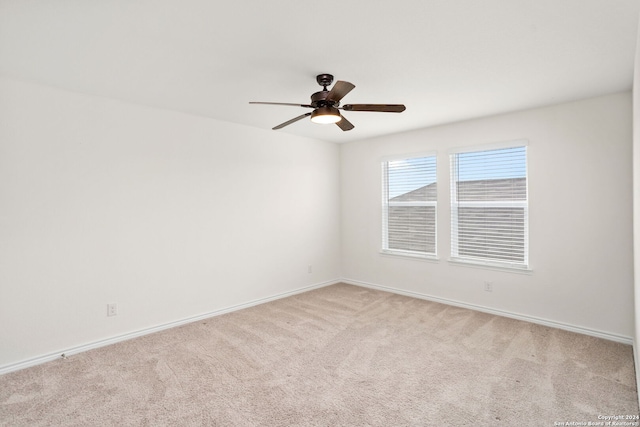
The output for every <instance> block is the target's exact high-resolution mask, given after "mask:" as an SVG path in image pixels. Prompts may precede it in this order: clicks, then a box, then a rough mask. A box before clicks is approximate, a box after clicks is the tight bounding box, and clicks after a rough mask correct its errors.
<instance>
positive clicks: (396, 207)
mask: <svg viewBox="0 0 640 427" xmlns="http://www.w3.org/2000/svg"><path fill="white" fill-rule="evenodd" d="M382 168H383V201H382V202H383V203H382V205H383V244H382V250H383V252H391V253H396V254H407V255H418V256H435V255H436V216H437V215H436V207H437V206H436V203H437V182H436V157H435V155H434V156H426V157H412V158H406V159H399V160H391V161H387V162H383V164H382Z"/></svg>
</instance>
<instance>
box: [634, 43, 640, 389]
mask: <svg viewBox="0 0 640 427" xmlns="http://www.w3.org/2000/svg"><path fill="white" fill-rule="evenodd" d="M635 59H636V60H635V67H634V71H633V246H634V252H633V253H634V269H633V270H634V273H635V277H634V279H635V280H634V304H635V333H634V339H633V350H634V360H635V362H636V379H637V381H636V382H637V383H638V385H640V360H638V356H639V355H640V351H638V345H640V87H639V86H640V31H639V32H638V43H637V44H636V58H635ZM638 401H639V402H640V396H638Z"/></svg>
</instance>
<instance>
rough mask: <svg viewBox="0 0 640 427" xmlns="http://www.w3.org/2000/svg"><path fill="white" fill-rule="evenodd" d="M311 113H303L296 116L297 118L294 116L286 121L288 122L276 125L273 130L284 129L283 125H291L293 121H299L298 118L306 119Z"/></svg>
mask: <svg viewBox="0 0 640 427" xmlns="http://www.w3.org/2000/svg"><path fill="white" fill-rule="evenodd" d="M310 115H311V113H306V114H303V115H301V116H298V117H295V118H293V119H291V120H288V121H286V122H284V123H281V124H279V125H278V126H276V127H274V128H273V130H278V129H282V128H283V127H285V126H289V125H290V124H291V123H295V122H297V121H298V120H302V119H304V118H305V117H309V116H310Z"/></svg>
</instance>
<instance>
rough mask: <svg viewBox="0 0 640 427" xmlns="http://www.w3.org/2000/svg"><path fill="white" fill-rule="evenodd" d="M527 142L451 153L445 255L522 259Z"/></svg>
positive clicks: (513, 262) (501, 261) (519, 263)
mask: <svg viewBox="0 0 640 427" xmlns="http://www.w3.org/2000/svg"><path fill="white" fill-rule="evenodd" d="M528 244H529V242H528V200H527V147H526V146H517V147H509V148H501V149H495V150H484V151H469V152H462V153H454V154H452V155H451V256H452V258H453V259H459V260H464V261H471V262H479V263H484V264H496V265H507V266H512V267H520V268H526V267H527V264H528Z"/></svg>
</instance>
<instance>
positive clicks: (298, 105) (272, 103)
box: [249, 101, 313, 108]
mask: <svg viewBox="0 0 640 427" xmlns="http://www.w3.org/2000/svg"><path fill="white" fill-rule="evenodd" d="M249 104H264V105H290V106H292V107H305V108H313V106H311V105H309V104H290V103H288V102H254V101H252V102H249Z"/></svg>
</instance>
